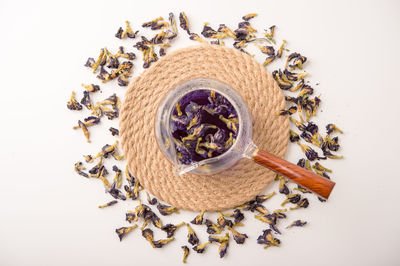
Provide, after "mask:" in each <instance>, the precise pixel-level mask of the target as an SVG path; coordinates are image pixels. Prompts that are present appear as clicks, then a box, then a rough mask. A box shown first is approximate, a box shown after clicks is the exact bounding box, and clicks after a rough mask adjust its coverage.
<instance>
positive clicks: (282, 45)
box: [276, 40, 286, 58]
mask: <svg viewBox="0 0 400 266" xmlns="http://www.w3.org/2000/svg"><path fill="white" fill-rule="evenodd" d="M285 44H286V40H283V41H282V44H281V46H280V47H279V50H278V52H277V53H276V57H278V58H281V56H282V53H283V49H284V47H285Z"/></svg>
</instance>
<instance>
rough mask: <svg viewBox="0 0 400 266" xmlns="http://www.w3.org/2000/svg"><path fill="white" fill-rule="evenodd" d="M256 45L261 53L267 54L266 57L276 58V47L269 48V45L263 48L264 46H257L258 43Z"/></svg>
mask: <svg viewBox="0 0 400 266" xmlns="http://www.w3.org/2000/svg"><path fill="white" fill-rule="evenodd" d="M254 45H255V46H256V47H258V49H260V51H261V52H262V53H263V54H266V55H269V56H274V55H275V49H274V47H272V46H268V45H266V46H262V45H259V44H257V43H254Z"/></svg>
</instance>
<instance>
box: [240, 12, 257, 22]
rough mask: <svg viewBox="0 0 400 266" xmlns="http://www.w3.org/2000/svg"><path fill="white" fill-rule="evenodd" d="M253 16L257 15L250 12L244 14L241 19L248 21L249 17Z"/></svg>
mask: <svg viewBox="0 0 400 266" xmlns="http://www.w3.org/2000/svg"><path fill="white" fill-rule="evenodd" d="M255 17H257V14H256V13H250V14H247V15H244V16H243V17H242V19H243V20H245V21H249V20H250V19H252V18H255Z"/></svg>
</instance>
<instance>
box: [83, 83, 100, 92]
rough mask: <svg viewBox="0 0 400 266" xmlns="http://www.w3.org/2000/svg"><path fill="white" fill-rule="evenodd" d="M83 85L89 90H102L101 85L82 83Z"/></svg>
mask: <svg viewBox="0 0 400 266" xmlns="http://www.w3.org/2000/svg"><path fill="white" fill-rule="evenodd" d="M81 85H82V87H84V88H85V89H86V90H87V91H88V92H96V91H99V90H100V86H99V85H95V84H88V85H86V84H83V83H82V84H81Z"/></svg>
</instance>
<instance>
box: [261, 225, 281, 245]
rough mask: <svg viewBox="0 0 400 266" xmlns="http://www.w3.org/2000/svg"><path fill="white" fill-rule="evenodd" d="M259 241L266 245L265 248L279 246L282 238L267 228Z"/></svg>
mask: <svg viewBox="0 0 400 266" xmlns="http://www.w3.org/2000/svg"><path fill="white" fill-rule="evenodd" d="M257 243H258V244H265V245H266V246H265V247H264V248H267V247H269V246H279V244H280V240H279V239H277V238H274V237H273V236H272V230H271V229H266V230H263V233H262V234H261V235H260V236H259V237H258V238H257Z"/></svg>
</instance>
